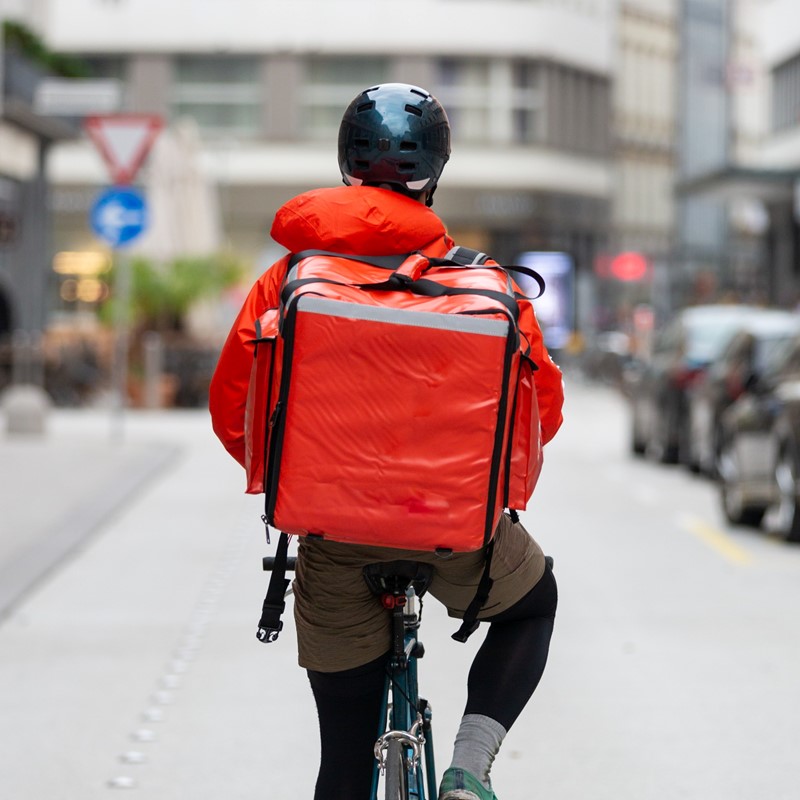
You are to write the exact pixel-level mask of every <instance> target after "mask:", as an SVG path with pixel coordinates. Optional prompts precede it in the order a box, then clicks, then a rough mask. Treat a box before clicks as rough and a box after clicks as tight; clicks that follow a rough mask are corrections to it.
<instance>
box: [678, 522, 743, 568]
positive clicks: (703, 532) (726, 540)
mask: <svg viewBox="0 0 800 800" xmlns="http://www.w3.org/2000/svg"><path fill="white" fill-rule="evenodd" d="M683 524H684V527H685V528H686V530H688V531H689V533H691V534H693V535H694V536H696V537H697V538H698V539H700V540H701V541H702V542H704V543H705V544H707V545H708V546H709V547H710V548H711V549H712V550H715V551H716V552H717V553H719V554H720V555H721V556H723V557H724V558H727V559H728V561H732V562H733V563H734V564H743V565H745V564H751V563H752V561H753V557H752V556H751V555H750V553H748V552H747V550H745V549H744V548H743V547H739V545H738V544H736V542H734V541H733V539H731V537H730V536H728V534H727V533H724V532H723V531H721V530H719V528H715V527H714V526H713V525H709V524H708V523H707V522H703V520H700V519H696V518H693V517H689V518H686V519H684V520H683Z"/></svg>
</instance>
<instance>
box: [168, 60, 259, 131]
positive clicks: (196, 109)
mask: <svg viewBox="0 0 800 800" xmlns="http://www.w3.org/2000/svg"><path fill="white" fill-rule="evenodd" d="M260 65H261V60H260V59H259V58H258V57H255V56H207V55H182V56H178V57H177V58H176V59H175V61H174V71H173V86H172V96H171V109H170V111H171V115H172V117H173V118H180V117H184V116H188V117H193V118H194V119H195V120H196V121H197V125H198V127H199V128H200V130H201V131H202V133H203V134H206V135H212V136H213V135H231V134H233V135H237V136H256V135H257V134H258V133H259V132H260V130H261V120H262V111H263V110H262V75H261V69H260Z"/></svg>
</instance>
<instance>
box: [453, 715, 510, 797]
mask: <svg viewBox="0 0 800 800" xmlns="http://www.w3.org/2000/svg"><path fill="white" fill-rule="evenodd" d="M505 735H506V729H505V728H504V727H503V726H502V725H501V724H500V723H499V722H497V721H496V720H493V719H492V718H491V717H485V716H484V715H483V714H466V715H465V716H463V717H462V718H461V725H460V726H459V729H458V733H457V734H456V743H455V746H454V748H453V761H452V763H451V764H450V766H451V767H457V768H460V769H465V770H467V772H471V773H472V774H473V775H474V776H475V777H476V778H477V779H478V780H479V781H480V782H481V783H482V784H483V785H484V786H485V787H486V788H487V789H491V788H492V783H491V781H490V780H489V771H490V770H491V768H492V763H493V762H494V757H495V756H496V755H497V753H498V751H499V750H500V745H501V744H502V742H503V739H504V738H505Z"/></svg>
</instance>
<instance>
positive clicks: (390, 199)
mask: <svg viewBox="0 0 800 800" xmlns="http://www.w3.org/2000/svg"><path fill="white" fill-rule="evenodd" d="M270 233H271V235H272V238H273V239H274V240H275V241H276V242H277V243H278V244H280V245H282V246H283V247H285V248H286V249H287V250H289V252H292V253H298V252H300V251H301V250H308V249H318V250H331V251H333V252H337V253H348V254H351V255H393V254H400V253H410V252H413V251H415V250H421V249H423V248H425V247H426V245H430V244H431V243H433V242H434V241H436V240H438V239H441V238H442V237H443V236H445V234H446V230H445V226H444V223H443V222H442V221H441V220H440V219H439V217H437V216H436V214H435V213H434V212H433V211H431V209H429V208H427V207H426V206H424V205H423V204H422V203H418V202H417V201H416V200H412V199H411V198H409V197H405V196H404V195H402V194H398V193H397V192H393V191H391V190H389V189H378V188H376V187H372V186H340V187H336V188H332V189H315V190H314V191H311V192H306V193H304V194H301V195H298V196H297V197H295V198H293V199H292V200H290V201H289V202H288V203H286V204H285V205H284V206H282V207H281V208H280V210H279V211H278V213H277V214H276V215H275V220H274V221H273V223H272V230H271V231H270Z"/></svg>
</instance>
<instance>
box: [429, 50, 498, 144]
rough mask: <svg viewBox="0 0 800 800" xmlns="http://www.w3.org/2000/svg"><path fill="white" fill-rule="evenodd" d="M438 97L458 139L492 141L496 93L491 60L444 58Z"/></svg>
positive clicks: (439, 67) (438, 75)
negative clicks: (490, 65) (493, 101)
mask: <svg viewBox="0 0 800 800" xmlns="http://www.w3.org/2000/svg"><path fill="white" fill-rule="evenodd" d="M434 94H435V95H436V98H437V99H438V100H439V102H440V103H441V104H442V105H443V106H444V108H445V110H446V111H447V116H448V119H449V120H450V126H451V128H452V130H453V138H454V139H457V140H460V141H462V142H482V141H487V140H488V139H489V138H490V135H489V131H490V119H489V112H490V108H491V105H492V93H491V84H490V70H489V62H488V61H486V60H483V59H481V60H478V59H463V58H443V59H441V60H440V61H439V62H438V64H437V69H436V91H435V92H434Z"/></svg>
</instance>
